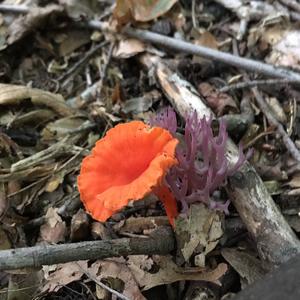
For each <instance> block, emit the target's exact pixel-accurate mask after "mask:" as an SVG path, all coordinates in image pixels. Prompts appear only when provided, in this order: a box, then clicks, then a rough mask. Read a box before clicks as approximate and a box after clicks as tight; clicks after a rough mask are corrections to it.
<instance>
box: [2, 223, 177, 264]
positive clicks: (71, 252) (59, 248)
mask: <svg viewBox="0 0 300 300" xmlns="http://www.w3.org/2000/svg"><path fill="white" fill-rule="evenodd" d="M173 249H174V238H173V233H172V231H171V229H170V228H169V227H159V228H158V229H157V230H156V231H154V232H153V233H152V234H151V235H150V236H149V238H121V239H115V240H107V241H94V242H80V243H73V244H62V245H51V246H48V245H47V246H34V247H28V248H18V249H13V250H3V251H0V270H13V269H19V268H25V267H34V268H38V267H41V266H42V265H53V264H58V263H66V262H70V261H78V260H88V259H103V258H107V257H117V256H126V255H137V254H147V255H151V254H167V253H169V252H170V251H172V250H173Z"/></svg>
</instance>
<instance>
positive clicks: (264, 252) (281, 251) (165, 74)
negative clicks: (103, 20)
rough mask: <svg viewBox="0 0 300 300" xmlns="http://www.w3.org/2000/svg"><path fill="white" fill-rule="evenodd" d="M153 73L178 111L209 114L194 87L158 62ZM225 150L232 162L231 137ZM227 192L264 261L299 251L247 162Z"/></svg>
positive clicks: (277, 260) (274, 261) (299, 244)
mask: <svg viewBox="0 0 300 300" xmlns="http://www.w3.org/2000/svg"><path fill="white" fill-rule="evenodd" d="M156 74H157V78H158V81H159V83H160V85H161V87H162V89H163V91H164V93H165V95H166V96H167V98H168V99H169V100H170V102H171V103H172V105H173V106H174V107H175V109H176V110H177V111H178V113H179V114H180V115H182V116H186V114H188V113H191V112H193V111H196V113H197V114H198V116H199V117H203V116H204V115H206V116H209V115H212V114H213V113H212V111H211V110H210V109H209V108H208V107H207V106H206V105H205V104H204V102H203V100H202V99H201V98H200V96H199V95H198V93H197V91H196V90H195V89H194V88H193V87H192V86H191V85H190V84H189V83H188V82H186V81H185V80H182V79H181V78H179V77H178V75H177V74H174V73H173V72H172V71H171V70H170V69H169V68H168V67H167V66H165V65H163V64H161V63H158V65H157V72H156ZM227 150H228V152H227V155H228V160H229V162H230V163H232V164H233V163H234V162H235V161H236V160H237V157H238V150H237V147H236V146H235V144H234V143H233V142H232V141H231V140H230V141H229V142H228V145H227ZM227 192H228V195H229V198H230V200H231V201H232V203H233V204H234V206H235V208H236V209H237V211H238V213H239V215H240V217H241V219H242V220H243V222H244V223H245V225H246V227H247V229H248V231H249V232H250V233H251V234H252V236H253V238H254V239H255V241H256V245H257V250H258V253H259V255H260V257H261V259H262V260H264V261H265V262H266V263H267V264H271V265H274V264H275V265H277V264H280V263H282V262H284V261H286V260H288V259H289V258H290V257H292V256H293V255H295V254H296V253H300V242H299V240H298V239H297V237H296V236H295V234H294V233H293V231H292V230H291V228H290V227H289V225H288V224H287V222H286V221H285V219H284V217H283V216H282V214H281V213H280V211H279V210H278V208H277V206H276V205H275V203H274V201H273V199H272V198H271V197H270V195H269V193H268V191H267V189H266V187H265V185H264V184H263V182H262V180H261V178H260V177H259V175H258V174H257V173H256V171H255V169H254V168H253V167H252V166H251V165H250V164H249V163H248V162H246V163H245V164H244V165H243V167H242V168H241V169H240V171H239V172H237V173H236V174H235V175H234V176H232V178H230V179H229V182H228V185H227Z"/></svg>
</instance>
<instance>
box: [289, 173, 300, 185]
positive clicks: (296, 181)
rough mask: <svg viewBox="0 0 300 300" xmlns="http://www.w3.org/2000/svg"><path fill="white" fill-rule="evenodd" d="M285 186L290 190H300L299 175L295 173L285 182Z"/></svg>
mask: <svg viewBox="0 0 300 300" xmlns="http://www.w3.org/2000/svg"><path fill="white" fill-rule="evenodd" d="M287 185H289V186H290V187H291V188H300V174H299V173H296V174H295V175H294V176H293V177H292V179H291V180H290V181H289V182H287Z"/></svg>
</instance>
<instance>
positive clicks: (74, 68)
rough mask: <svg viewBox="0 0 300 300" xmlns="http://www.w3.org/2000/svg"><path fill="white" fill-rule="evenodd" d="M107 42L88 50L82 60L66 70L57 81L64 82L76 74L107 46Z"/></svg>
mask: <svg viewBox="0 0 300 300" xmlns="http://www.w3.org/2000/svg"><path fill="white" fill-rule="evenodd" d="M108 44H109V42H108V41H104V42H102V43H100V44H99V45H96V46H95V47H94V48H92V49H90V50H89V51H88V52H87V53H86V54H85V55H84V57H83V58H82V59H80V60H79V61H78V62H76V63H75V64H74V65H73V66H72V67H71V68H69V69H68V71H67V72H66V73H64V74H63V75H62V76H60V77H59V78H58V79H57V80H58V81H65V80H66V79H67V78H68V77H69V76H70V75H72V74H73V73H75V74H76V72H78V71H79V70H80V69H81V68H82V67H84V66H85V63H87V62H88V61H89V60H90V59H91V58H92V57H93V56H94V55H95V54H96V53H97V52H98V51H99V50H100V49H102V48H103V47H105V46H106V45H108Z"/></svg>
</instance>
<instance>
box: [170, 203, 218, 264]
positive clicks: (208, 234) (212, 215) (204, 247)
mask: <svg viewBox="0 0 300 300" xmlns="http://www.w3.org/2000/svg"><path fill="white" fill-rule="evenodd" d="M175 222H176V226H175V234H176V240H177V244H178V248H179V249H180V251H181V253H182V255H183V258H184V260H185V261H188V260H189V259H190V257H191V256H192V255H193V253H195V252H196V254H198V253H203V254H204V255H205V254H207V253H209V252H210V251H212V250H213V249H214V248H215V247H216V245H217V244H218V242H219V239H220V238H221V236H222V234H223V230H222V225H221V217H220V215H219V214H218V213H217V212H216V211H213V210H211V209H209V208H208V207H206V206H205V205H204V204H202V203H200V204H194V205H192V206H191V207H190V210H189V213H188V217H186V216H183V215H179V217H177V219H176V221H175Z"/></svg>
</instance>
